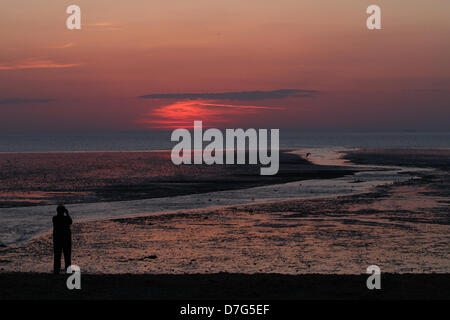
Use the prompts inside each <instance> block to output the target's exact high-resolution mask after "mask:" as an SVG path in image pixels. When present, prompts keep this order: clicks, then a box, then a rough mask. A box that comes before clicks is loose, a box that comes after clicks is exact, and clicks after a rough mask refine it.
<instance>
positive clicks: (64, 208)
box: [56, 205, 67, 216]
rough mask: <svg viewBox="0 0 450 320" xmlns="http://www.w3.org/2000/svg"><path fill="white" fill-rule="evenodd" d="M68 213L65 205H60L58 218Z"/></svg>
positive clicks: (57, 210)
mask: <svg viewBox="0 0 450 320" xmlns="http://www.w3.org/2000/svg"><path fill="white" fill-rule="evenodd" d="M66 211H67V209H66V207H64V206H63V205H59V206H58V207H57V208H56V213H57V214H58V216H63V215H64V213H65V212H66Z"/></svg>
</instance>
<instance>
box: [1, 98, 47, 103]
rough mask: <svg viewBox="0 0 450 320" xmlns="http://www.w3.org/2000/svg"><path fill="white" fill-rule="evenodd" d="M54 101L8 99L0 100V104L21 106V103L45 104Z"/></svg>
mask: <svg viewBox="0 0 450 320" xmlns="http://www.w3.org/2000/svg"><path fill="white" fill-rule="evenodd" d="M51 101H54V100H53V99H22V98H9V99H0V104H23V103H46V102H51Z"/></svg>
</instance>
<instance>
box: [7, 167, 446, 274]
mask: <svg viewBox="0 0 450 320" xmlns="http://www.w3.org/2000/svg"><path fill="white" fill-rule="evenodd" d="M441 177H442V176H440V177H436V178H435V181H434V180H432V178H430V177H429V176H426V177H423V178H422V179H415V180H413V181H408V182H405V183H401V184H396V185H391V186H384V187H379V188H377V189H376V190H374V191H373V192H372V193H366V194H362V195H353V196H346V197H338V198H332V199H329V198H325V199H312V200H293V201H292V200H289V201H282V202H275V203H266V204H259V205H243V206H233V207H225V208H217V209H205V210H200V211H199V210H193V211H186V212H181V213H180V212H174V213H173V214H168V213H165V214H161V215H151V216H142V217H135V218H120V219H112V220H106V221H92V222H85V223H77V224H75V225H74V226H73V244H74V245H73V263H75V264H77V265H79V266H80V267H81V269H82V270H83V271H84V272H87V273H154V274H156V273H158V274H165V273H171V274H184V273H205V274H206V273H218V272H229V273H283V274H304V273H323V274H361V273H364V272H365V269H366V268H367V266H369V265H371V264H377V265H379V266H380V267H381V268H382V270H383V272H389V273H433V272H435V273H450V263H449V247H448V244H449V243H450V223H449V222H450V221H449V219H450V217H449V215H448V209H449V206H448V198H447V197H442V196H441V195H434V194H433V190H435V186H437V187H439V186H440V182H439V179H441ZM433 181H434V182H433ZM51 261H52V240H51V235H50V234H46V235H43V236H40V237H37V238H34V239H32V240H31V241H29V242H27V243H25V244H23V245H18V246H9V247H6V248H3V249H1V250H0V268H1V270H3V271H8V272H11V271H20V272H50V271H51Z"/></svg>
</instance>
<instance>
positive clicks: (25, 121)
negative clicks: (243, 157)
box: [0, 0, 450, 132]
mask: <svg viewBox="0 0 450 320" xmlns="http://www.w3.org/2000/svg"><path fill="white" fill-rule="evenodd" d="M71 4H77V5H79V6H80V7H81V14H82V29H81V30H72V31H71V30H67V29H66V19H67V17H68V14H66V8H67V6H69V5H71ZM371 4H378V5H379V6H380V7H381V10H382V11H381V12H382V28H383V29H382V30H373V31H372V30H368V29H367V28H366V19H367V16H368V15H367V14H366V8H367V6H368V5H371ZM449 12H450V1H442V0H430V1H423V0H395V1H393V0H391V1H385V0H383V1H382V0H370V1H366V0H353V1H351V0H340V1H336V0H320V1H316V0H277V1H275V0H270V1H269V0H227V1H223V0H201V1H198V0H190V1H187V0H170V1H168V0H128V1H111V0H73V1H72V0H71V1H54V0H40V1H29V0H28V1H25V0H5V1H2V8H1V11H0V26H1V27H0V39H1V42H0V47H1V50H0V132H1V131H22V130H41V129H48V128H52V129H56V130H63V129H64V130H66V129H67V130H94V129H98V130H141V129H160V128H176V127H186V126H189V125H192V123H193V121H194V120H203V122H204V125H205V126H213V127H214V126H216V127H227V128H235V127H259V128H303V129H319V130H320V129H343V130H448V129H449V128H450V62H449V57H450V41H449V39H450V19H449Z"/></svg>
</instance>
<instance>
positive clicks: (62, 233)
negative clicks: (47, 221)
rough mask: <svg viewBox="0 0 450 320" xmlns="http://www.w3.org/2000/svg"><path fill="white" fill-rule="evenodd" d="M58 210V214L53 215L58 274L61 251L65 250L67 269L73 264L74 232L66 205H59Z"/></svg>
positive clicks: (54, 249)
mask: <svg viewBox="0 0 450 320" xmlns="http://www.w3.org/2000/svg"><path fill="white" fill-rule="evenodd" d="M56 212H57V215H56V216H54V217H53V253H54V262H53V272H54V273H55V274H58V273H59V271H60V269H61V252H64V264H65V266H66V270H67V268H68V267H69V266H70V265H71V254H72V234H71V232H70V225H71V224H72V218H71V217H70V216H69V211H68V210H67V209H66V207H64V206H58V207H57V208H56Z"/></svg>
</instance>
